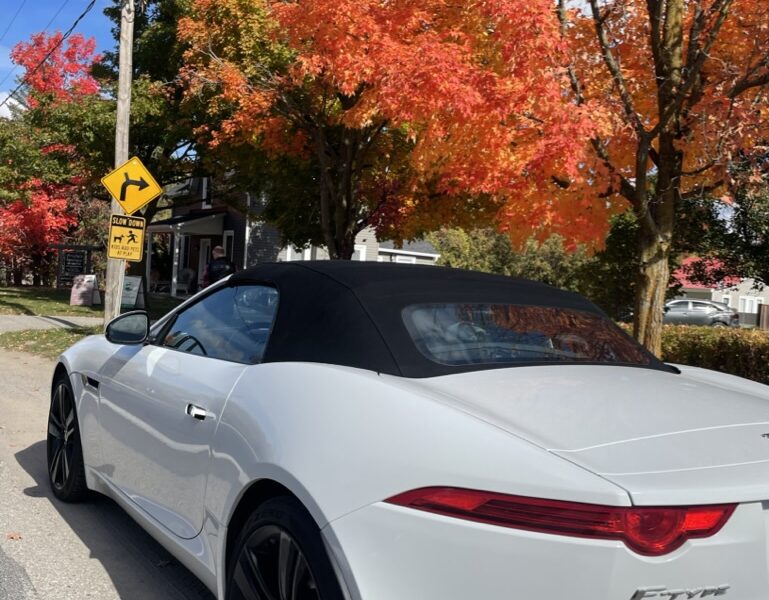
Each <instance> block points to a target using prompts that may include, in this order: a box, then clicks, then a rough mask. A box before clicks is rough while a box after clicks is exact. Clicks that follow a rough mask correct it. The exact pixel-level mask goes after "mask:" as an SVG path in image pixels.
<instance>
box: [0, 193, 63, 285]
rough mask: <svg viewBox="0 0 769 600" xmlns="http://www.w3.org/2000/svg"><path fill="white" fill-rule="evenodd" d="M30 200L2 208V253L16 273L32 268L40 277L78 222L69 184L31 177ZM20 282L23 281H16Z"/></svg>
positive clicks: (0, 209) (0, 227)
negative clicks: (72, 211)
mask: <svg viewBox="0 0 769 600" xmlns="http://www.w3.org/2000/svg"><path fill="white" fill-rule="evenodd" d="M26 188H27V189H26V190H25V191H27V193H28V200H27V201H26V202H25V201H23V200H17V201H15V202H13V203H11V204H9V205H8V206H4V207H0V232H1V233H0V256H3V257H5V259H6V260H7V262H8V264H9V265H11V268H12V269H13V270H14V271H17V272H23V271H25V270H27V269H31V270H32V272H33V274H34V275H35V277H36V278H37V277H39V275H40V270H41V268H42V267H43V264H44V263H45V261H46V260H47V259H48V258H50V257H51V256H53V255H54V254H55V252H56V251H55V250H54V249H53V248H52V247H51V246H52V245H54V244H60V243H61V242H62V241H63V239H64V235H65V234H66V233H67V232H68V231H69V230H70V229H71V228H72V227H73V226H74V225H76V219H75V218H74V216H73V215H72V214H71V213H70V210H69V200H70V198H69V194H70V193H71V192H72V190H71V189H70V188H68V187H63V186H54V185H46V184H44V183H43V182H41V181H39V180H32V181H30V182H29V184H28V185H27V186H26ZM17 283H20V282H17Z"/></svg>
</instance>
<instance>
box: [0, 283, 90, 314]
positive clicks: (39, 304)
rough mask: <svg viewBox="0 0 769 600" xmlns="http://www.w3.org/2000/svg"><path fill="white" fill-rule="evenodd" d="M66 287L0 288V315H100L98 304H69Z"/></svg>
mask: <svg viewBox="0 0 769 600" xmlns="http://www.w3.org/2000/svg"><path fill="white" fill-rule="evenodd" d="M69 293H70V292H69V290H68V289H52V288H36V287H31V286H30V287H2V288H0V315H55V316H72V315H80V316H92V317H99V316H101V315H102V309H101V307H100V306H93V307H92V306H70V305H69Z"/></svg>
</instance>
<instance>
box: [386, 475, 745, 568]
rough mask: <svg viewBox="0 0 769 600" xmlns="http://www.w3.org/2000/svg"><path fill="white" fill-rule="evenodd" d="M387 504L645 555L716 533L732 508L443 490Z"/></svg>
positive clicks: (410, 494)
mask: <svg viewBox="0 0 769 600" xmlns="http://www.w3.org/2000/svg"><path fill="white" fill-rule="evenodd" d="M386 502H388V503H390V504H397V505H399V506H407V507H409V508H414V509H417V510H424V511H427V512H433V513H437V514H440V515H446V516H450V517H457V518H459V519H468V520H471V521H479V522H481V523H487V524H490V525H499V526H501V527H511V528H514V529H525V530H528V531H537V532H540V533H552V534H557V535H567V536H575V537H588V538H597V539H605V540H622V541H623V542H625V544H626V545H627V546H628V547H629V548H631V549H632V550H634V551H635V552H638V553H639V554H644V555H647V556H661V555H663V554H668V553H670V552H672V551H673V550H675V549H676V548H679V547H680V546H681V545H682V544H683V543H684V542H685V541H686V540H688V539H691V538H703V537H709V536H711V535H714V534H716V533H718V531H719V530H720V529H721V528H722V527H723V526H724V524H725V523H726V521H727V520H728V519H729V517H730V516H731V514H732V513H733V512H734V509H735V507H736V505H734V504H723V505H717V506H692V507H686V506H674V507H668V508H657V507H654V508H645V507H635V506H632V507H620V506H599V505H596V504H582V503H578V502H562V501H559V500H542V499H538V498H526V497H522V496H508V495H506V494H495V493H492V492H480V491H476V490H465V489H460V488H445V487H433V488H422V489H419V490H413V491H411V492H406V493H405V494H399V495H398V496H393V497H392V498H389V499H388V500H386Z"/></svg>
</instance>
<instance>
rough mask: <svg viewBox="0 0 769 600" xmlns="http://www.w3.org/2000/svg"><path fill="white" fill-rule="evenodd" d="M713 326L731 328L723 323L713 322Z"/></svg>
mask: <svg viewBox="0 0 769 600" xmlns="http://www.w3.org/2000/svg"><path fill="white" fill-rule="evenodd" d="M711 325H712V326H713V327H729V326H728V325H727V324H726V323H724V322H723V321H714V322H713V323H712V324H711Z"/></svg>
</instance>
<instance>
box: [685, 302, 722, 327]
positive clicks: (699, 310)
mask: <svg viewBox="0 0 769 600" xmlns="http://www.w3.org/2000/svg"><path fill="white" fill-rule="evenodd" d="M715 312H716V307H715V306H713V305H712V304H708V303H707V302H696V301H692V308H691V310H690V311H689V321H688V323H689V324H690V325H710V322H711V321H712V318H713V314H714V313H715Z"/></svg>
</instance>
